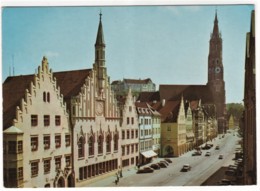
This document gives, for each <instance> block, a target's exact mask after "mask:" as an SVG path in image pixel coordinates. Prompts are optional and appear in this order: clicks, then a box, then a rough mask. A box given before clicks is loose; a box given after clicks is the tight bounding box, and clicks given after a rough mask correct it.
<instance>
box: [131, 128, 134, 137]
mask: <svg viewBox="0 0 260 191" xmlns="http://www.w3.org/2000/svg"><path fill="white" fill-rule="evenodd" d="M134 137H135V132H134V130H132V131H131V138H132V139H133V138H134Z"/></svg>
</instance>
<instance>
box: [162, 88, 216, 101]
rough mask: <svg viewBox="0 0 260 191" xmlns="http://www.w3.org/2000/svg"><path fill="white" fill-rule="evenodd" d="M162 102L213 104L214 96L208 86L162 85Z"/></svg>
mask: <svg viewBox="0 0 260 191" xmlns="http://www.w3.org/2000/svg"><path fill="white" fill-rule="evenodd" d="M159 92H160V100H163V99H165V100H180V99H181V96H183V99H184V100H188V101H193V100H201V103H202V104H204V103H213V95H212V93H211V91H210V88H209V86H207V85H160V87H159Z"/></svg>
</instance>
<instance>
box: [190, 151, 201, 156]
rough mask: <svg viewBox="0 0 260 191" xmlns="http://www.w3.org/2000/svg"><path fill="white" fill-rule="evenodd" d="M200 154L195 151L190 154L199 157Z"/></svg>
mask: <svg viewBox="0 0 260 191" xmlns="http://www.w3.org/2000/svg"><path fill="white" fill-rule="evenodd" d="M201 153H202V152H201V151H195V152H194V153H192V156H200V155H201Z"/></svg>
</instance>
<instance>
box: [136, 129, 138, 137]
mask: <svg viewBox="0 0 260 191" xmlns="http://www.w3.org/2000/svg"><path fill="white" fill-rule="evenodd" d="M135 138H138V130H135Z"/></svg>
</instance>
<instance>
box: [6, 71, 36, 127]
mask: <svg viewBox="0 0 260 191" xmlns="http://www.w3.org/2000/svg"><path fill="white" fill-rule="evenodd" d="M33 79H34V75H24V76H10V77H8V78H6V80H5V81H4V83H3V129H4V130H5V129H6V128H8V127H10V126H12V125H13V124H12V123H13V119H14V118H15V115H16V107H17V106H20V102H21V99H22V98H25V90H26V89H29V88H30V83H31V82H33Z"/></svg>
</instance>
